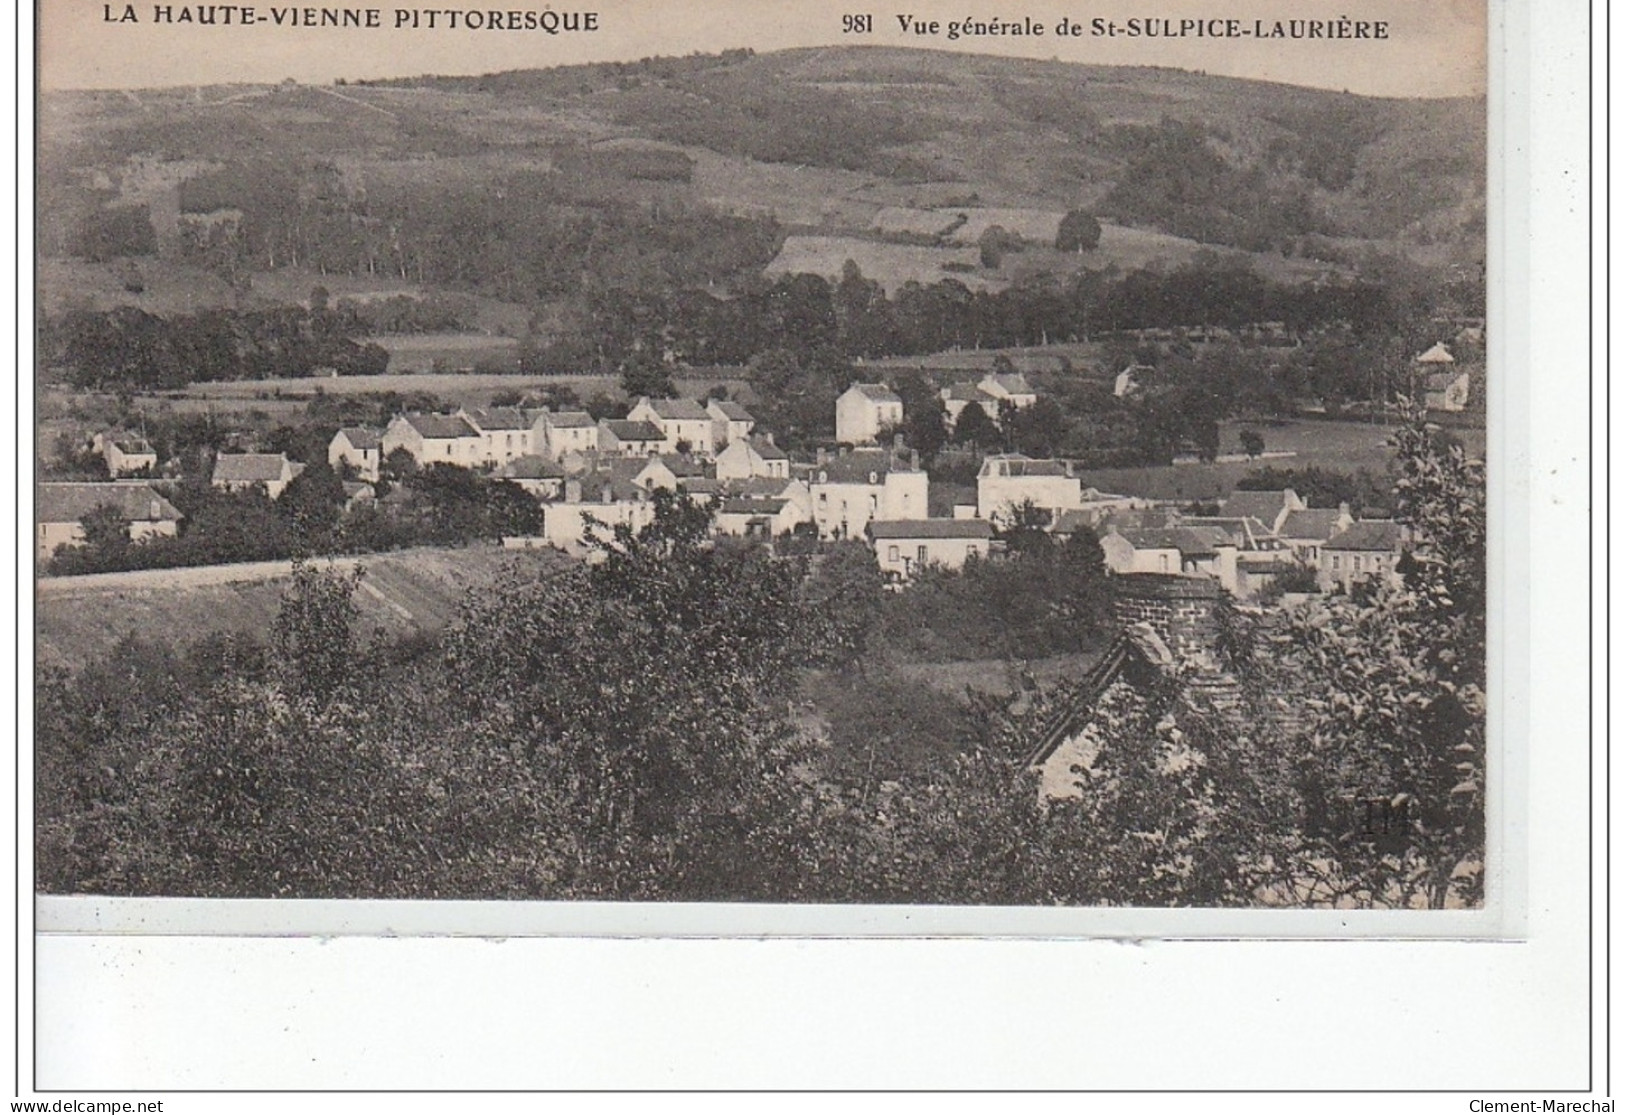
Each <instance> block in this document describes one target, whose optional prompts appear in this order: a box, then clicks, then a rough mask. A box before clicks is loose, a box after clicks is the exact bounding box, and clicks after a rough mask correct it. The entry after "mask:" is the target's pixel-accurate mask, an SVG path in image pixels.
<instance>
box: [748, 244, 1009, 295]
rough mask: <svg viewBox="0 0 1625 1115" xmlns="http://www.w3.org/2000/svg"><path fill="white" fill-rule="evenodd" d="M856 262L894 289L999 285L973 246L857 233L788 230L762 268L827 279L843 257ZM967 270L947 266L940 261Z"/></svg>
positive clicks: (868, 274)
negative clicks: (948, 282) (944, 283)
mask: <svg viewBox="0 0 1625 1115" xmlns="http://www.w3.org/2000/svg"><path fill="white" fill-rule="evenodd" d="M847 260H851V261H852V262H853V263H856V264H857V265H858V270H859V271H862V272H863V276H864V278H866V279H873V280H874V281H875V282H877V283H879V284H880V285H881V286H882V287H884V288H885V290H886V293H887V294H895V293H896V291H897V288H898V287H900V286H902V285H903V284H904V283H907V282H918V283H926V284H930V283H935V282H938V281H940V280H942V279H957V280H958V281H959V282H962V283H964V284H965V286H966V288H967V289H969V290H973V291H976V290H1001V289H1003V288H1004V286H1005V283H1004V282H1003V281H1002V280H1001V279H1000V278H999V277H998V273H997V272H989V271H985V270H983V269H982V266H981V264H980V263H979V262H978V256H977V251H976V249H975V248H936V247H930V246H926V245H919V244H887V243H884V242H882V241H879V240H870V239H865V238H863V237H858V236H790V237H786V238H785V241H784V247H782V248H780V249H779V254H778V255H777V256H775V257H774V258H773V261H772V262H771V263H769V264H768V265H767V266H766V267H765V268H763V271H764V273H765V274H767V275H769V276H778V275H792V274H809V275H822V276H823V277H824V278H826V279H828V280H830V281H831V282H834V281H836V280H837V279H839V278H840V277H841V269H842V268H843V267H845V266H846V261H847ZM948 264H951V265H953V266H954V267H956V268H968V270H947V269H945V266H944V265H948Z"/></svg>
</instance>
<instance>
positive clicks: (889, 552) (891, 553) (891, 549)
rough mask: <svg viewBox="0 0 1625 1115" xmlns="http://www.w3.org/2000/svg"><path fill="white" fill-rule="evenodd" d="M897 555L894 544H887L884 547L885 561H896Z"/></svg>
mask: <svg viewBox="0 0 1625 1115" xmlns="http://www.w3.org/2000/svg"><path fill="white" fill-rule="evenodd" d="M897 557H898V554H897V547H896V546H887V547H886V560H887V561H896V560H897Z"/></svg>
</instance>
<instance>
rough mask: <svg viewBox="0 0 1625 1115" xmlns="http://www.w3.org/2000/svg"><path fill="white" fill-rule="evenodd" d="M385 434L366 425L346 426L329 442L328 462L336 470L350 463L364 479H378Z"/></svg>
mask: <svg viewBox="0 0 1625 1115" xmlns="http://www.w3.org/2000/svg"><path fill="white" fill-rule="evenodd" d="M383 444H384V441H383V435H382V434H381V433H380V432H379V431H377V430H374V429H370V428H369V427H366V426H344V427H341V428H340V429H339V432H338V433H336V434H334V435H333V440H332V441H330V442H328V443H327V463H328V465H330V466H331V467H332V469H333V471H334V472H338V471H340V469H341V467H342V466H343V465H346V464H348V465H349V466H350V467H351V468H353V469H355V472H356V475H357V476H359V477H360V478H361V479H363V480H368V481H376V480H377V479H378V466H379V465H381V464H383Z"/></svg>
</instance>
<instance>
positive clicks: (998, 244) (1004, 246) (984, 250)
mask: <svg viewBox="0 0 1625 1115" xmlns="http://www.w3.org/2000/svg"><path fill="white" fill-rule="evenodd" d="M1012 240H1013V238H1012V237H1011V235H1010V234H1009V233H1008V232H1007V231H1005V228H1004V226H1003V225H988V226H987V228H986V229H984V230H983V232H982V235H981V236H979V237H978V238H977V240H976V248H977V251H978V252H979V253H980V255H981V262H982V266H983V267H985V268H987V269H988V270H989V271H996V270H998V268H999V265H1000V264H1001V263H1003V262H1004V255H1005V253H1006V252H1009V251H1013V250H1015V248H1016V247H1017V246H1018V245H1016V244H1014V243H1012Z"/></svg>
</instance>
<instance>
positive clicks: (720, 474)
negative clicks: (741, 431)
mask: <svg viewBox="0 0 1625 1115" xmlns="http://www.w3.org/2000/svg"><path fill="white" fill-rule="evenodd" d="M752 476H766V477H769V478H773V479H780V480H787V479H789V476H790V457H789V455H788V454H786V453H785V451H784V450H782V449H780V448H779V447H778V446H777V445H774V444H773V435H771V434H765V435H763V436H761V437H757V438H744V437H742V438H738V439H736V440H733V441H730V442H729V443H728V445H727V448H725V449H723V451H722V452H720V453H718V454H717V479H718V480H745V479H748V478H750V477H752Z"/></svg>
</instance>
